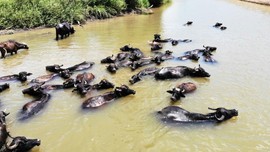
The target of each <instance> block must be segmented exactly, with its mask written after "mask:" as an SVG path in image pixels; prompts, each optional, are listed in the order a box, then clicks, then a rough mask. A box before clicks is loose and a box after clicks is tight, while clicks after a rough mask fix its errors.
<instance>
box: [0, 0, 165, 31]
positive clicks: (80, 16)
mask: <svg viewBox="0 0 270 152" xmlns="http://www.w3.org/2000/svg"><path fill="white" fill-rule="evenodd" d="M168 1H169V0H0V8H1V9H0V30H3V29H18V28H19V29H25V28H34V27H40V26H45V27H52V26H55V25H56V24H57V23H59V22H62V21H69V22H75V21H80V22H81V23H83V22H85V21H86V20H87V19H105V18H110V17H113V16H118V15H121V14H123V13H128V12H131V11H134V10H140V9H143V8H147V7H149V6H153V7H159V6H161V5H162V4H164V3H167V2H168Z"/></svg>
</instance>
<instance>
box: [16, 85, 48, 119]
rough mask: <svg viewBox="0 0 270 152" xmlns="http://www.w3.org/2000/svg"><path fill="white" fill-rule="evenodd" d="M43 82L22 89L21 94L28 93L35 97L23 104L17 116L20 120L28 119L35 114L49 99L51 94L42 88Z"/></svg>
mask: <svg viewBox="0 0 270 152" xmlns="http://www.w3.org/2000/svg"><path fill="white" fill-rule="evenodd" d="M43 84H44V83H42V84H36V85H33V86H31V87H30V88H27V89H24V90H23V91H22V93H23V94H28V95H30V96H33V97H35V98H36V99H34V100H33V101H30V102H28V103H26V104H24V105H23V108H22V110H21V112H20V116H19V119H20V120H25V119H28V118H30V117H31V116H33V115H35V114H37V113H38V112H39V111H40V110H41V109H43V108H44V107H45V105H46V104H47V102H48V101H49V100H50V98H51V95H50V94H48V93H46V92H45V90H44V88H43V87H42V85H43Z"/></svg>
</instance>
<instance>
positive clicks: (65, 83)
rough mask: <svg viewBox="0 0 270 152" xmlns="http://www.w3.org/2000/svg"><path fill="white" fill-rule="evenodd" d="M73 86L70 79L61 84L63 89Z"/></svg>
mask: <svg viewBox="0 0 270 152" xmlns="http://www.w3.org/2000/svg"><path fill="white" fill-rule="evenodd" d="M74 85H75V80H74V79H72V78H69V79H67V80H66V81H65V82H63V88H65V89H66V88H73V87H74Z"/></svg>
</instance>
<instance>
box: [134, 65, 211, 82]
mask: <svg viewBox="0 0 270 152" xmlns="http://www.w3.org/2000/svg"><path fill="white" fill-rule="evenodd" d="M147 75H150V76H154V77H155V79H157V80H165V79H177V78H183V77H185V76H191V77H210V74H209V73H207V72H206V71H205V70H204V69H203V68H202V67H200V65H199V67H198V68H196V67H195V68H189V67H186V66H176V67H163V68H161V69H159V68H155V67H154V68H152V67H151V68H146V69H144V70H142V71H140V72H139V73H137V74H135V75H133V76H132V77H131V79H130V80H129V82H130V83H131V84H134V83H136V82H138V81H140V80H141V79H142V77H144V76H147Z"/></svg>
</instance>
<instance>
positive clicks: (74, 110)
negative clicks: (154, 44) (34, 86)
mask: <svg viewBox="0 0 270 152" xmlns="http://www.w3.org/2000/svg"><path fill="white" fill-rule="evenodd" d="M187 21H193V24H192V25H191V26H183V24H184V23H186V22H187ZM216 22H222V23H223V24H224V25H225V26H227V29H226V30H224V31H221V30H220V29H217V28H214V27H213V25H214V24H215V23H216ZM75 30H76V33H75V34H74V35H71V36H70V37H68V38H67V39H63V40H59V41H55V40H54V38H55V30H54V29H53V28H48V29H40V30H32V31H28V32H22V33H17V34H13V35H5V36H1V37H0V41H5V40H7V39H15V40H17V41H19V42H25V43H27V44H28V46H29V47H30V49H29V50H19V51H18V54H17V55H13V56H7V57H6V58H5V59H0V67H1V73H0V76H4V75H10V74H15V73H18V72H20V71H27V72H31V73H33V75H32V76H30V77H29V80H31V79H34V78H36V77H38V76H41V75H45V74H48V72H46V70H45V66H46V65H52V64H63V65H64V67H68V66H72V65H74V64H77V63H80V62H82V61H93V62H95V63H96V64H95V65H94V66H93V68H91V69H90V70H86V71H87V72H92V73H93V74H94V75H95V76H96V78H95V80H94V83H97V82H99V81H100V80H101V79H104V78H105V79H108V80H109V81H111V82H113V83H114V84H115V85H116V86H120V85H121V84H127V85H128V86H129V87H130V88H132V89H134V90H136V94H135V95H130V96H128V97H125V98H121V99H119V100H115V101H114V102H111V103H110V104H106V105H105V106H103V107H102V108H99V109H97V110H94V111H87V112H83V111H82V110H81V103H82V102H83V101H84V100H85V99H87V98H89V97H90V96H95V95H98V94H102V93H105V92H107V91H110V90H103V91H92V92H90V93H88V94H87V96H86V97H80V96H78V95H77V94H76V93H74V92H72V91H71V90H64V91H63V90H59V91H53V92H51V93H50V94H51V95H52V98H51V100H50V101H49V103H48V104H47V106H45V107H44V109H43V110H42V111H41V112H40V113H38V114H37V115H35V116H34V117H33V118H32V119H29V120H28V121H19V120H18V117H19V114H18V113H19V111H20V109H21V108H22V106H23V105H24V104H25V103H26V102H28V101H31V100H33V98H32V97H30V96H27V95H23V94H22V92H21V91H22V90H23V89H25V88H27V87H29V85H27V83H24V84H21V83H20V82H9V83H10V89H9V90H7V91H4V92H2V93H1V94H0V101H1V110H6V112H10V115H9V116H8V117H7V118H6V120H7V124H8V130H9V131H10V133H11V135H12V136H19V135H24V136H26V137H29V138H39V139H41V145H40V146H39V147H36V148H34V149H33V152H75V151H76V152H90V151H91V152H92V151H93V152H112V151H115V152H116V151H117V152H127V151H134V152H157V151H160V152H161V151H166V152H173V151H174V152H175V151H202V152H205V151H269V150H270V141H269V139H270V125H269V122H270V115H269V111H270V102H269V99H270V92H269V86H270V81H269V80H270V78H269V75H270V68H269V67H268V66H269V65H270V64H269V57H270V45H269V44H270V43H269V42H270V41H269V33H270V7H267V6H260V5H255V4H250V3H245V2H241V1H236V0H203V1H202V0H173V1H172V2H171V3H170V4H168V5H165V6H163V7H161V8H158V9H154V14H152V15H127V16H124V17H117V18H113V19H108V20H101V21H95V22H89V23H87V24H86V25H84V27H83V28H82V27H79V26H75ZM155 33H159V34H161V37H162V38H174V39H191V40H192V42H191V43H180V44H178V45H177V46H172V45H171V44H170V43H168V44H164V46H163V49H162V51H165V50H171V51H173V55H174V56H181V55H183V53H184V52H185V51H189V50H193V49H198V48H199V49H200V48H202V47H203V45H210V46H215V47H217V51H216V52H214V53H213V57H214V59H216V60H217V63H214V64H211V63H206V62H204V60H203V59H202V58H201V59H200V60H199V61H198V62H191V61H188V60H187V61H179V60H176V59H175V60H170V61H166V62H163V63H162V64H161V65H159V66H158V67H164V66H176V65H184V66H189V67H198V65H199V64H200V66H201V67H203V68H204V69H205V70H206V71H207V72H209V73H210V74H211V77H209V78H190V77H186V78H183V79H177V80H167V81H156V80H155V79H153V78H152V77H146V78H145V79H143V80H142V81H141V82H139V83H136V84H134V85H130V84H129V82H128V80H129V78H130V77H131V76H132V75H134V74H136V73H137V72H138V71H139V69H138V70H136V71H131V70H130V69H127V68H122V69H119V70H118V71H117V73H116V74H110V73H109V72H107V71H106V65H104V64H100V60H101V59H102V58H105V57H107V56H110V55H112V54H117V53H119V52H120V50H119V48H120V47H122V46H124V45H126V44H131V45H132V46H133V47H137V48H140V49H141V50H142V51H143V52H144V53H145V54H146V55H147V56H148V55H152V53H151V51H150V46H149V45H148V43H147V42H148V41H149V40H152V39H153V35H154V34H155ZM140 69H143V68H140ZM78 73H80V72H77V73H75V74H74V75H73V76H72V77H73V78H74V77H75V76H76V74H78ZM188 81H189V82H193V83H195V84H196V85H197V90H196V91H195V92H194V93H191V94H188V95H187V96H186V98H182V99H181V101H180V102H176V103H174V105H177V106H181V107H183V108H184V109H187V110H189V111H192V112H198V113H208V112H210V111H209V110H208V109H207V108H208V107H212V108H216V107H225V108H228V109H233V108H234V109H237V110H238V111H239V116H238V117H236V118H234V119H231V120H228V121H226V122H223V123H221V124H217V125H192V126H181V125H169V124H165V123H162V122H161V121H159V120H158V119H157V118H156V117H155V112H156V111H158V110H161V109H162V108H164V107H166V106H168V105H172V103H171V102H170V95H169V94H168V93H166V90H169V89H171V88H173V87H174V86H175V85H176V84H178V83H182V82H188ZM62 82H63V79H60V78H57V79H54V80H53V81H51V82H49V83H50V84H60V83H62ZM1 84H3V82H1Z"/></svg>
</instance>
